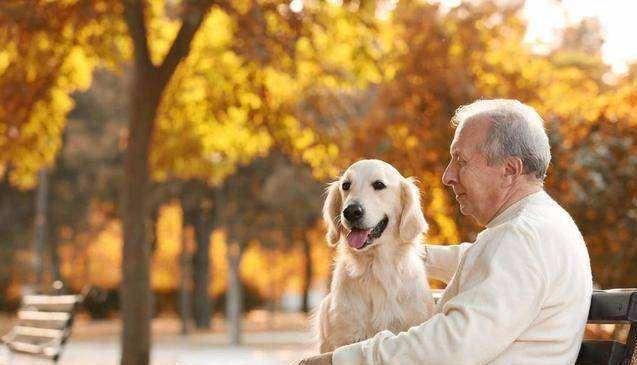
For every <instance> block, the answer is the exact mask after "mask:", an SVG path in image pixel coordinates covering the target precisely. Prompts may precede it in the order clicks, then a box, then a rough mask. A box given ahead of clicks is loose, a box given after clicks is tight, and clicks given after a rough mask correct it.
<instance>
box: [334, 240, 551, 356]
mask: <svg viewBox="0 0 637 365" xmlns="http://www.w3.org/2000/svg"><path fill="white" fill-rule="evenodd" d="M497 240H498V241H497V242H492V244H495V245H496V246H494V247H495V248H494V250H493V252H492V253H491V254H489V255H480V257H479V258H478V262H477V263H476V265H474V266H473V269H472V270H471V271H470V272H467V273H464V274H463V275H465V274H466V275H468V276H470V277H471V281H474V280H475V281H476V282H475V284H473V283H472V284H471V287H469V288H463V290H461V292H460V293H459V294H458V295H457V296H456V297H454V298H452V299H451V300H449V301H448V302H447V303H445V304H444V306H443V308H442V312H441V313H438V314H436V315H434V316H433V317H432V318H431V319H429V320H428V321H427V322H425V323H423V324H421V325H419V326H416V327H412V328H411V329H409V330H408V331H407V332H402V333H400V334H398V335H393V334H392V333H391V332H389V331H383V332H381V333H379V334H378V335H376V336H375V337H374V338H372V339H369V340H366V341H363V342H358V343H355V344H352V345H348V346H344V347H340V348H338V349H336V350H335V351H334V354H333V357H332V363H333V364H334V365H359V364H360V365H363V364H367V365H381V364H401V365H411V364H414V365H416V364H418V365H429V364H431V365H447V364H465V365H471V364H483V363H487V362H489V361H491V360H493V359H494V358H495V357H497V356H498V355H499V354H500V353H502V351H504V350H505V349H506V348H507V347H508V346H509V345H510V344H511V343H512V342H513V341H514V340H515V339H516V338H517V337H518V336H519V335H520V334H521V333H522V332H523V331H524V330H526V329H527V328H528V326H529V324H530V323H531V322H532V321H533V319H534V318H535V317H536V316H537V314H538V313H539V310H540V306H541V303H542V302H543V300H544V297H545V295H546V293H547V285H548V284H547V281H546V276H545V272H544V270H543V267H544V266H543V264H542V262H541V259H540V258H539V253H538V252H537V251H536V249H535V248H534V247H533V243H532V238H531V237H530V234H528V233H527V232H522V231H521V230H519V229H518V228H516V227H508V228H507V229H506V230H505V231H503V233H502V235H501V237H498V238H497ZM503 313H506V316H503V315H502V314H503Z"/></svg>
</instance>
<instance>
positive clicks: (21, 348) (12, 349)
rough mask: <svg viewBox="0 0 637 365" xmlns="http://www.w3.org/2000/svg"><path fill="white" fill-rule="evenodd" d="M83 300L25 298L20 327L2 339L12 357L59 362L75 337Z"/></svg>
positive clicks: (20, 312)
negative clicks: (78, 307)
mask: <svg viewBox="0 0 637 365" xmlns="http://www.w3.org/2000/svg"><path fill="white" fill-rule="evenodd" d="M81 298H82V296H81V295H43V294H38V295H25V296H24V298H23V299H22V305H21V307H20V310H19V311H18V319H17V323H16V325H15V326H14V327H13V328H12V329H11V331H10V332H9V333H8V334H6V335H5V336H3V337H2V342H4V343H5V345H6V346H7V348H8V349H9V353H10V357H11V358H12V357H13V353H20V354H27V355H33V356H39V357H44V358H48V359H50V360H52V361H54V362H57V360H58V359H59V356H60V353H61V351H62V348H63V346H64V343H65V342H66V340H67V339H68V337H69V335H70V334H71V327H72V326H73V314H74V310H75V307H76V305H77V303H79V302H80V301H81ZM11 360H12V359H10V361H9V364H10V363H11Z"/></svg>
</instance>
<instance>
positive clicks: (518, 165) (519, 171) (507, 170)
mask: <svg viewBox="0 0 637 365" xmlns="http://www.w3.org/2000/svg"><path fill="white" fill-rule="evenodd" d="M503 167H504V177H505V184H506V185H510V184H512V183H513V182H514V181H515V180H517V179H518V178H519V177H520V176H522V175H524V165H523V164H522V159H521V158H519V157H517V156H508V157H505V158H504V161H503Z"/></svg>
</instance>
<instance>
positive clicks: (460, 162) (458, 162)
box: [456, 160, 467, 167]
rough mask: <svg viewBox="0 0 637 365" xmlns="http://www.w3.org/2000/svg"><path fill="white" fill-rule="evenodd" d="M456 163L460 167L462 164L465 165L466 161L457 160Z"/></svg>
mask: <svg viewBox="0 0 637 365" xmlns="http://www.w3.org/2000/svg"><path fill="white" fill-rule="evenodd" d="M456 163H457V164H458V166H460V167H462V166H464V165H466V164H467V162H466V161H463V160H458V161H457V162H456Z"/></svg>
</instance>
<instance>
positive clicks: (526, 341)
mask: <svg viewBox="0 0 637 365" xmlns="http://www.w3.org/2000/svg"><path fill="white" fill-rule="evenodd" d="M453 125H454V126H455V127H456V131H455V135H454V139H453V142H452V143H451V161H450V162H449V165H448V166H447V169H446V170H445V173H444V175H443V178H442V180H443V183H444V184H445V185H447V186H450V187H451V188H453V191H454V194H455V196H456V200H457V201H458V203H459V204H460V211H461V212H462V214H464V215H469V216H471V217H473V218H474V219H475V220H476V221H477V222H478V223H479V224H480V225H483V226H485V227H486V228H485V229H484V230H483V231H482V232H480V233H479V234H478V236H477V238H476V241H475V242H474V243H473V244H468V243H464V244H460V245H455V246H446V247H444V246H427V250H426V251H427V254H426V257H425V262H426V264H427V267H428V272H429V275H430V276H432V277H437V278H440V279H442V280H444V281H446V282H448V285H447V288H446V289H445V292H444V294H443V296H442V298H441V299H440V301H439V303H438V313H436V314H435V315H434V316H433V317H431V318H430V319H429V320H428V321H426V322H425V323H422V324H420V325H419V326H416V327H412V328H411V329H409V330H408V331H407V332H402V333H399V334H392V333H391V332H389V331H383V332H381V333H378V334H377V335H376V336H375V337H373V338H371V339H368V340H366V341H362V342H358V343H354V344H351V345H348V346H343V347H340V348H337V349H336V350H335V351H334V352H333V353H327V354H323V355H319V356H316V357H313V358H309V359H305V360H303V361H301V364H334V365H358V364H369V365H372V364H373V365H377V364H378V365H380V364H395V365H399V364H400V365H408V364H419V365H429V364H431V365H445V364H463V365H468V364H502V365H511V364H529V365H532V364H538V365H539V364H542V365H545V364H560V365H564V364H574V363H575V361H576V359H577V354H578V350H579V347H580V343H581V340H582V336H583V333H584V325H585V323H586V318H587V315H588V310H589V305H590V296H591V294H592V278H591V270H590V261H589V257H588V252H587V249H586V245H585V243H584V240H583V239H582V235H581V234H580V232H579V230H578V228H577V226H576V225H575V223H574V222H573V220H572V218H571V217H570V216H569V214H568V213H567V212H566V211H564V209H562V208H561V207H560V206H559V205H558V204H557V203H556V202H555V201H554V200H553V199H551V197H550V196H549V195H548V194H547V193H546V192H544V190H543V180H544V178H545V176H546V171H547V168H548V166H549V162H550V158H551V153H550V149H549V142H548V137H547V135H546V133H545V131H544V127H543V121H542V119H541V118H540V116H539V115H538V114H537V113H536V112H535V110H533V108H531V107H529V106H527V105H524V104H522V103H520V102H518V101H516V100H480V101H476V102H474V103H472V104H470V105H467V106H463V107H461V108H460V109H458V110H457V111H456V114H455V116H454V118H453Z"/></svg>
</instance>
